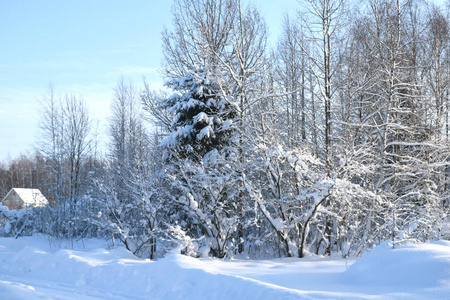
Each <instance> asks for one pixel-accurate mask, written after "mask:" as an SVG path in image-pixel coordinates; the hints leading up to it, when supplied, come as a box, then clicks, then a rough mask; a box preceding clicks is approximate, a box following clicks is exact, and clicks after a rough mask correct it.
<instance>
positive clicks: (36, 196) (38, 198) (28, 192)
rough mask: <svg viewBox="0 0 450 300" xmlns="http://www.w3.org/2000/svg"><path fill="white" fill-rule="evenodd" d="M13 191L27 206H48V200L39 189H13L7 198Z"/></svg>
mask: <svg viewBox="0 0 450 300" xmlns="http://www.w3.org/2000/svg"><path fill="white" fill-rule="evenodd" d="M13 191H15V192H16V193H17V195H19V197H20V199H22V200H23V202H24V203H26V204H42V205H47V204H48V201H47V198H45V196H44V195H42V193H41V191H40V190H38V189H20V188H13V189H11V190H10V191H9V193H8V194H7V195H6V196H5V198H6V197H8V195H9V194H10V193H12V192H13Z"/></svg>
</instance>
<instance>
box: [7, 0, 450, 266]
mask: <svg viewBox="0 0 450 300" xmlns="http://www.w3.org/2000/svg"><path fill="white" fill-rule="evenodd" d="M449 13H450V11H449V10H448V9H444V8H441V7H437V6H434V5H431V4H429V3H426V2H425V1H421V0H408V1H405V0H403V1H400V0H396V1H391V0H364V1H360V2H358V3H357V4H355V3H354V2H353V1H346V0H302V1H299V2H298V5H297V12H296V13H291V14H286V16H285V17H284V19H283V28H282V31H281V35H280V36H279V38H278V42H277V43H276V45H275V46H273V47H269V45H268V40H267V39H268V36H267V35H268V33H267V32H268V31H267V27H266V24H265V22H264V19H263V17H262V16H261V14H260V12H259V11H258V9H257V8H256V7H255V6H253V5H250V4H249V5H244V4H243V3H241V1H240V0H174V4H173V9H172V26H171V27H170V29H166V30H164V31H163V33H162V45H163V49H162V51H163V54H164V61H163V66H162V73H163V77H164V79H165V80H166V82H167V83H166V87H167V88H168V89H170V90H171V91H172V92H171V93H169V92H166V91H153V90H151V89H150V88H149V86H148V84H146V83H145V82H144V84H143V85H142V86H141V87H137V86H136V85H133V84H132V83H130V82H126V81H125V80H121V81H119V83H118V85H117V87H116V89H115V91H114V92H115V95H114V97H113V99H112V104H111V117H110V119H109V129H108V135H109V137H110V139H109V141H108V150H107V153H106V154H103V153H102V151H99V150H98V149H99V148H98V142H97V137H98V136H97V135H96V134H95V130H94V126H93V122H92V120H91V119H90V117H89V113H88V111H87V108H86V106H85V104H84V103H83V101H81V99H80V97H77V96H73V95H70V94H68V95H66V96H64V97H59V96H56V95H55V93H54V92H53V91H52V90H50V91H49V93H48V95H47V96H46V97H44V99H43V101H42V103H43V107H42V112H41V123H40V127H41V134H42V135H41V138H40V142H39V144H38V145H37V146H36V153H35V154H32V155H24V156H21V157H19V158H16V159H13V160H11V161H9V162H6V163H4V164H3V165H1V166H0V194H6V192H7V191H8V190H9V189H10V188H11V187H34V188H39V189H41V191H42V192H43V193H44V194H45V195H46V196H47V197H48V199H49V200H50V201H51V203H52V205H51V207H47V208H36V209H31V210H29V211H27V212H25V213H24V212H22V213H18V212H8V211H6V210H4V209H3V210H2V211H3V214H4V218H3V220H4V221H3V227H2V228H3V229H2V230H3V231H1V233H3V234H5V235H15V236H17V235H20V234H29V233H33V232H40V233H45V234H49V235H52V236H56V237H65V238H70V239H78V238H83V237H92V236H102V237H112V238H113V239H115V240H116V241H121V242H122V243H123V244H124V245H125V246H126V247H127V248H128V249H129V250H130V251H132V252H133V253H135V254H136V255H140V256H145V257H150V258H154V257H157V256H159V255H162V254H163V253H164V252H166V251H168V250H169V249H171V248H173V247H179V248H180V250H181V251H182V252H183V253H186V254H189V255H195V256H198V255H211V256H215V257H225V256H234V255H238V254H245V255H248V256H250V257H275V256H298V257H303V256H304V255H305V253H307V252H309V253H315V254H320V255H332V254H339V255H342V256H343V257H346V256H348V255H359V254H361V253H362V252H364V251H366V250H367V249H370V248H371V247H372V246H374V245H376V244H378V243H381V242H382V241H384V240H388V239H389V240H392V241H393V243H394V245H395V244H396V243H399V242H402V241H405V240H416V241H429V240H436V239H443V238H448V237H450V232H449V228H448V227H449V226H448V222H449V220H448V213H449V201H450V193H449V184H450V142H449V135H450V129H449V125H450V120H449V117H450V97H449V96H450V95H449V92H450V85H449V84H450V43H449V42H450V40H449V37H450V36H449V28H450V27H449V16H450V14H449ZM6 224H8V226H6Z"/></svg>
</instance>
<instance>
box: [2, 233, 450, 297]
mask: <svg viewBox="0 0 450 300" xmlns="http://www.w3.org/2000/svg"><path fill="white" fill-rule="evenodd" d="M61 246H66V245H64V243H62V244H61V243H60V244H58V245H57V247H56V246H55V243H54V242H49V240H47V238H45V237H42V236H41V237H30V238H21V239H18V240H15V239H12V238H0V299H32V300H34V299H367V298H370V299H423V298H426V299H446V298H450V242H436V243H430V244H408V245H405V246H401V247H398V248H396V249H392V247H390V246H389V245H388V244H387V243H384V244H382V245H380V246H378V247H376V248H374V249H373V251H372V252H370V253H368V254H366V255H364V256H363V257H362V258H361V259H360V260H359V261H357V262H356V263H354V260H342V259H337V260H335V259H332V260H330V259H329V258H318V257H309V258H306V259H294V258H289V259H273V260H263V261H251V260H231V261H230V260H228V261H226V260H218V259H195V258H191V257H186V256H182V255H177V254H171V255H168V256H167V257H166V258H164V259H161V260H158V261H149V260H141V259H137V258H135V257H134V256H132V255H131V254H130V253H129V252H128V251H126V250H125V249H124V248H123V247H114V248H111V249H108V247H107V245H106V244H105V242H104V241H101V240H88V241H85V242H84V244H75V245H73V247H72V249H61V248H60V247H61ZM70 246H72V245H70ZM63 248H64V247H63ZM66 248H67V247H66ZM353 263H354V264H353ZM349 266H350V267H349ZM348 267H349V268H348ZM347 268H348V269H347Z"/></svg>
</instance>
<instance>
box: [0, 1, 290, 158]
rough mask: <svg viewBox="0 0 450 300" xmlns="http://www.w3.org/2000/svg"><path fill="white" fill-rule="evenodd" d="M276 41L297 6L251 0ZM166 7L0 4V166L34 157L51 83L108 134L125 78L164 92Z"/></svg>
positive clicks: (113, 3)
mask: <svg viewBox="0 0 450 300" xmlns="http://www.w3.org/2000/svg"><path fill="white" fill-rule="evenodd" d="M254 2H255V3H256V5H257V6H258V7H259V8H260V9H261V12H262V14H263V16H264V17H265V18H266V21H267V23H268V27H269V28H270V30H271V32H275V33H272V37H274V36H276V35H277V32H276V31H277V30H279V28H280V26H281V25H280V24H281V18H282V15H283V13H284V11H288V10H292V8H293V7H295V5H296V1H295V0H281V1H272V0H267V1H254ZM171 6H172V1H167V0H157V1H156V0H128V1H123V0H119V1H117V0H114V1H107V0H94V1H90V0H76V1H73V0H71V1H69V0H59V1H57V0H53V1H50V0H39V1H37V0H35V1H34V0H0V160H5V159H7V158H9V157H11V158H15V157H17V156H18V155H19V154H20V153H25V152H26V151H31V150H32V149H33V145H34V144H35V143H36V140H37V139H38V137H39V131H38V129H37V124H38V120H39V107H40V106H39V101H38V99H40V98H42V96H43V95H44V94H45V93H46V92H47V91H48V89H49V86H50V84H51V85H53V86H54V88H55V90H56V92H57V93H59V94H61V95H64V94H66V93H74V94H77V95H82V97H83V99H84V100H85V102H86V104H87V105H88V107H89V111H90V114H91V116H92V117H93V118H95V119H100V120H102V122H101V124H103V127H101V130H104V131H106V130H105V128H104V127H106V126H105V124H106V121H105V120H106V119H107V116H108V114H109V107H110V101H111V98H112V94H113V88H114V87H115V85H116V83H117V81H118V80H119V78H120V77H121V76H123V77H124V78H125V79H131V80H133V81H134V82H135V83H136V84H138V85H139V84H140V83H141V82H142V78H143V76H145V77H146V79H147V81H149V82H150V83H151V86H152V87H153V88H155V89H158V88H160V87H162V83H163V82H162V79H161V78H160V76H159V73H158V68H160V65H161V60H162V51H161V31H162V30H163V26H170V23H171V14H170V8H171Z"/></svg>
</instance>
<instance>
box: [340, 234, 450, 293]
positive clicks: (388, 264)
mask: <svg viewBox="0 0 450 300" xmlns="http://www.w3.org/2000/svg"><path fill="white" fill-rule="evenodd" d="M342 279H343V280H344V281H346V282H351V283H352V284H356V285H359V286H369V287H371V288H374V289H379V288H380V287H383V288H384V289H386V288H387V287H388V288H390V289H391V290H392V291H394V290H402V289H403V290H404V289H405V288H408V290H419V289H426V288H428V289H430V288H436V287H439V286H445V285H447V287H448V284H449V283H450V242H448V241H439V242H433V243H424V244H414V243H407V244H405V245H403V246H397V247H396V248H395V249H394V248H393V247H392V245H391V244H390V243H389V242H384V243H383V244H381V245H379V246H377V247H375V248H374V249H372V250H371V251H370V252H369V253H366V254H364V255H363V256H362V258H361V259H360V260H358V261H357V262H356V263H355V264H353V265H352V266H351V267H350V268H349V269H348V270H347V271H346V272H345V273H344V274H343V275H342ZM449 296H450V295H449Z"/></svg>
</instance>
